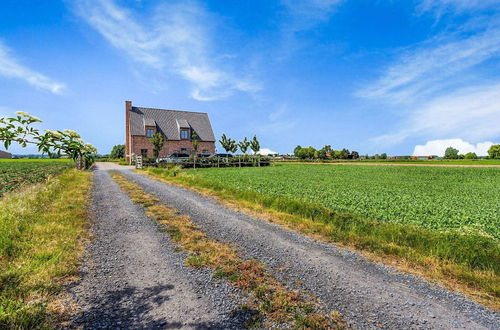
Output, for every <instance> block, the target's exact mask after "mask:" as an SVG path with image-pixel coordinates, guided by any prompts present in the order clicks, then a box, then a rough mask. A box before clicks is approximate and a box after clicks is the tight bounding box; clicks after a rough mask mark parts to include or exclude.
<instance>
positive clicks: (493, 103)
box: [376, 83, 500, 144]
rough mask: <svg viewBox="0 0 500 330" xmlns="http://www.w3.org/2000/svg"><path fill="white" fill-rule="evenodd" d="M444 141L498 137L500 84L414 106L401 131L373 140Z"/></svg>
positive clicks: (387, 142)
mask: <svg viewBox="0 0 500 330" xmlns="http://www.w3.org/2000/svg"><path fill="white" fill-rule="evenodd" d="M415 135H418V136H425V137H430V138H446V137H450V136H459V137H461V138H464V139H467V140H470V141H481V140H484V139H495V138H497V137H499V136H500V83H497V84H493V85H482V86H474V87H469V88H464V89H459V90H456V91H454V92H452V93H447V94H446V95H444V96H440V97H435V98H433V99H431V100H430V101H428V102H427V103H425V104H422V105H421V106H417V107H415V108H414V109H413V110H412V112H411V114H410V116H409V117H408V118H407V119H406V120H405V121H404V122H403V123H402V125H401V129H400V130H399V131H396V132H394V133H390V134H386V135H382V136H380V137H378V138H376V141H377V142H382V143H386V144H395V143H399V142H402V141H403V140H405V139H406V138H408V137H411V136H415Z"/></svg>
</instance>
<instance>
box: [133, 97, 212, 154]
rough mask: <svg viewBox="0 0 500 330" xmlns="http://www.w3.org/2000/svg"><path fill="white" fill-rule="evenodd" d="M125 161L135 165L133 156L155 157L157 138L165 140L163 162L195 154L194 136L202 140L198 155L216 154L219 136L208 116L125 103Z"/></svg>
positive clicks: (201, 113) (199, 144)
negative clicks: (160, 137) (184, 154)
mask: <svg viewBox="0 0 500 330" xmlns="http://www.w3.org/2000/svg"><path fill="white" fill-rule="evenodd" d="M125 132H126V134H125V135H126V136H125V155H126V156H125V157H126V160H127V161H128V162H129V163H131V162H132V155H142V156H143V157H153V149H154V147H153V144H152V143H151V141H150V140H149V139H150V138H151V137H152V136H153V134H155V133H157V132H158V133H160V134H162V135H163V136H164V137H165V144H164V145H163V148H162V149H161V151H160V155H159V157H160V158H163V157H167V156H169V155H171V154H173V153H186V154H189V155H192V154H193V152H194V151H193V142H192V136H193V133H196V135H197V136H198V141H199V143H198V154H200V155H212V154H214V153H215V136H214V133H213V130H212V125H211V124H210V120H209V118H208V114H207V113H204V112H190V111H180V110H167V109H156V108H144V107H136V106H133V105H132V101H125Z"/></svg>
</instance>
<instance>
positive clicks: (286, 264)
mask: <svg viewBox="0 0 500 330" xmlns="http://www.w3.org/2000/svg"><path fill="white" fill-rule="evenodd" d="M123 173H124V174H125V175H126V176H127V177H128V178H129V179H131V180H132V181H134V182H135V183H137V184H139V185H140V186H142V187H143V189H144V190H145V191H146V192H148V193H152V194H155V195H156V196H157V197H159V198H160V200H162V201H164V202H166V203H167V204H169V205H171V206H172V207H174V208H175V209H177V210H178V211H180V212H181V213H183V214H186V215H189V216H190V217H191V220H192V221H193V222H194V223H196V224H198V225H199V226H200V227H201V229H202V230H203V231H204V232H206V233H207V234H208V235H209V236H210V237H211V238H216V239H218V240H220V241H223V242H229V243H233V244H234V245H235V246H236V247H237V249H238V250H239V251H240V252H241V253H242V255H245V256H246V257H253V258H257V259H259V260H260V261H262V262H264V263H265V264H267V265H268V267H269V269H270V270H272V272H273V273H274V274H275V275H276V277H278V278H279V279H281V280H282V281H284V283H286V284H287V285H289V286H290V287H299V288H301V289H304V290H306V291H308V292H310V293H312V294H315V295H317V296H318V297H319V299H320V302H321V303H322V305H323V306H324V307H325V308H327V309H331V310H338V311H340V312H341V313H342V314H343V315H344V317H345V318H346V319H347V320H348V322H349V324H350V325H352V326H354V327H357V328H375V327H383V328H394V329H402V328H404V329H407V328H414V329H428V328H433V329H457V328H468V329H498V328H500V315H499V313H496V312H492V311H490V310H488V309H486V308H484V307H482V306H481V305H479V304H476V303H475V302H473V301H471V300H469V299H467V298H466V297H464V296H462V295H460V294H457V293H453V292H450V291H448V290H446V289H444V288H441V287H439V286H436V285H431V284H429V283H427V282H425V281H423V280H421V279H419V278H417V277H415V276H412V275H406V274H402V273H400V272H398V271H396V270H394V269H393V268H390V267H386V266H383V265H379V264H373V263H370V262H368V261H366V260H365V258H363V257H362V256H361V255H359V254H357V253H355V252H352V251H348V250H345V249H341V248H338V247H335V246H334V245H331V244H326V243H321V242H318V241H315V240H314V239H311V238H308V237H305V236H303V235H300V234H297V233H295V232H293V231H289V230H286V229H283V228H281V227H279V226H277V225H274V224H272V223H269V222H267V221H264V220H260V219H255V218H252V217H249V216H246V215H244V214H242V213H239V212H237V211H234V210H231V209H228V208H226V207H224V206H222V205H220V204H219V203H217V202H216V201H214V200H212V199H210V198H207V197H203V196H201V195H200V194H197V193H195V192H193V191H190V190H186V189H183V188H179V187H177V186H174V185H169V184H165V183H163V182H159V181H157V180H153V179H150V178H148V177H146V176H144V175H141V174H137V173H134V172H131V171H123ZM109 181H110V180H109V178H108V177H107V176H106V175H105V174H103V173H97V175H96V191H97V193H96V205H95V207H96V212H97V214H98V217H97V219H99V221H100V222H99V223H98V224H97V227H98V231H97V234H98V235H99V233H102V234H103V236H102V239H103V240H105V242H106V243H103V244H104V245H101V248H102V249H103V251H102V252H103V253H104V249H106V250H107V253H108V254H107V255H108V257H111V258H115V257H116V255H117V253H118V254H120V253H121V252H120V251H121V249H130V246H134V247H135V248H136V249H137V248H139V249H140V250H146V251H145V253H146V254H147V255H148V260H147V261H141V260H140V259H139V258H140V257H141V255H142V254H138V255H137V259H135V263H137V264H138V265H139V264H141V263H146V264H148V267H145V266H143V267H142V268H141V267H139V268H140V269H146V268H148V270H147V271H148V272H156V271H157V269H158V268H159V267H162V268H161V269H166V268H167V267H170V264H175V262H173V261H172V258H174V259H175V257H173V256H172V255H169V254H168V253H169V251H171V250H169V249H168V248H165V247H164V246H165V245H166V244H165V242H162V241H161V239H162V237H163V236H162V235H161V234H159V233H155V232H154V228H153V227H152V226H151V224H150V223H149V222H147V221H146V220H145V219H144V218H143V215H142V213H141V212H140V211H139V210H137V209H136V208H134V207H133V206H132V205H130V203H129V202H128V201H127V200H126V198H124V196H123V194H121V193H120V192H119V191H118V190H117V188H116V186H115V185H114V184H112V183H110V182H109ZM116 204H119V205H116ZM123 209H125V210H126V213H125V211H124V212H122V211H121V210H123ZM117 210H120V212H117ZM117 221H119V222H121V224H120V225H117V224H116V222H117ZM118 230H119V233H114V231H118ZM108 235H112V236H111V237H108ZM123 236H125V237H123ZM144 238H146V242H143V241H144ZM151 238H154V243H151V242H150V240H151ZM115 240H118V242H115ZM147 241H149V242H147ZM93 249H94V251H95V247H94V248H93ZM158 250H161V251H163V253H162V252H159V251H158ZM95 252H97V251H95ZM95 252H94V253H95ZM138 253H139V252H138ZM102 258H104V259H106V258H107V257H99V259H98V260H101V259H102ZM133 258H135V257H133ZM102 262H104V261H102ZM153 262H154V263H155V264H152V263H153ZM111 263H112V262H111ZM120 263H123V260H122V261H120ZM129 264H130V263H129V262H127V263H126V265H127V266H126V267H129ZM105 265H106V263H105ZM149 267H151V268H152V269H149ZM133 269H135V271H138V269H137V268H136V267H134V268H133ZM176 269H177V268H176ZM163 272H164V270H162V271H160V272H157V273H155V274H163ZM178 272H179V273H183V272H184V273H185V271H181V270H178ZM139 274H141V276H144V273H135V274H131V277H134V276H136V277H138V276H139ZM113 276H115V275H113ZM191 276H193V275H191ZM162 278H163V276H162ZM113 280H114V278H112V280H111V281H113ZM143 281H144V280H143V279H139V278H135V279H134V280H133V281H132V283H133V288H138V287H149V288H152V287H154V286H155V285H173V286H174V288H173V289H168V290H164V292H165V293H166V294H168V295H170V296H172V298H171V300H172V301H174V300H176V299H175V298H174V297H175V295H178V294H179V293H178V292H177V291H178V290H179V288H180V287H189V285H188V282H189V281H188V282H186V280H185V278H184V279H183V278H181V277H178V278H176V280H175V281H173V280H172V277H168V276H166V277H165V278H164V279H163V280H161V281H160V282H161V284H160V283H158V281H159V280H157V279H156V278H155V280H149V281H148V282H147V284H144V283H143ZM179 282H180V283H179ZM132 283H131V284H132ZM99 285H101V284H99ZM105 286H106V287H113V282H111V283H109V284H107V285H105ZM184 290H186V291H184V292H185V294H187V295H188V296H189V295H190V294H191V293H189V292H191V291H189V290H188V289H184ZM97 299H102V298H97ZM192 301H194V302H197V300H196V299H194V300H192ZM167 302H168V301H167ZM209 304H210V301H209V300H206V301H205V300H202V301H201V302H199V301H198V305H193V306H191V307H192V308H193V309H198V308H199V309H200V311H202V312H200V313H199V314H200V315H203V316H204V320H211V319H213V317H214V316H213V315H212V314H211V313H209V309H207V306H208V305H209ZM168 306H169V305H168V303H166V304H165V305H164V308H163V309H161V311H165V312H166V313H171V312H172V311H171V310H169V308H168ZM185 308H187V306H186V307H185ZM155 313H156V314H155V315H159V314H160V311H157V312H155Z"/></svg>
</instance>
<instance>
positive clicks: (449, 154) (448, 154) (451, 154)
mask: <svg viewBox="0 0 500 330" xmlns="http://www.w3.org/2000/svg"><path fill="white" fill-rule="evenodd" d="M444 158H446V159H458V149H455V148H453V147H448V148H446V150H445V152H444Z"/></svg>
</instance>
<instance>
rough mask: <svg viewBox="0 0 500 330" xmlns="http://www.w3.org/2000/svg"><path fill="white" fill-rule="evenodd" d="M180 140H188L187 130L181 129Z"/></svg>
mask: <svg viewBox="0 0 500 330" xmlns="http://www.w3.org/2000/svg"><path fill="white" fill-rule="evenodd" d="M181 140H189V130H188V129H181Z"/></svg>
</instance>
